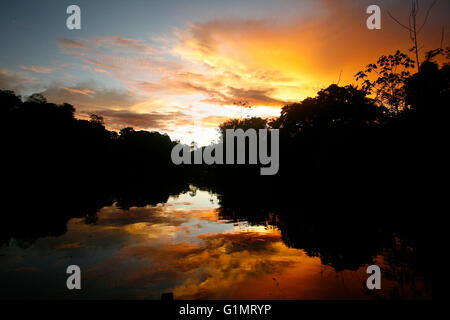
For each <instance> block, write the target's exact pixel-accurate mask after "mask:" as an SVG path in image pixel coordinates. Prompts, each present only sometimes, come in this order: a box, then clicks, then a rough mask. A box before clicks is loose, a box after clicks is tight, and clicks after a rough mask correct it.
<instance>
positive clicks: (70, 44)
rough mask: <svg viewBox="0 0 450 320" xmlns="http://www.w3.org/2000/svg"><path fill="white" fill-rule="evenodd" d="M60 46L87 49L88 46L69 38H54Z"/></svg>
mask: <svg viewBox="0 0 450 320" xmlns="http://www.w3.org/2000/svg"><path fill="white" fill-rule="evenodd" d="M56 42H57V44H58V45H59V46H60V47H65V48H73V49H84V50H89V49H90V48H89V46H87V45H85V44H83V43H81V42H78V41H75V40H71V39H66V38H61V39H57V40H56Z"/></svg>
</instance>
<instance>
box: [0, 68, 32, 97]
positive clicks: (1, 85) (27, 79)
mask: <svg viewBox="0 0 450 320" xmlns="http://www.w3.org/2000/svg"><path fill="white" fill-rule="evenodd" d="M37 87H39V83H38V80H37V79H36V78H34V77H31V76H28V75H22V74H19V73H15V72H11V71H8V70H6V69H1V68H0V89H2V90H12V91H15V92H16V93H21V92H23V91H30V90H33V88H37Z"/></svg>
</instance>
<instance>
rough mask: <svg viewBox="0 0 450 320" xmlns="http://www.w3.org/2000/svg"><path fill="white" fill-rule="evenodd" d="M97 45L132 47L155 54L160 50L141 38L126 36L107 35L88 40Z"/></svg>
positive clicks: (120, 47)
mask: <svg viewBox="0 0 450 320" xmlns="http://www.w3.org/2000/svg"><path fill="white" fill-rule="evenodd" d="M87 41H88V42H92V43H94V44H95V46H97V47H106V48H113V49H115V50H120V49H131V50H134V51H136V52H139V53H142V54H154V53H157V52H158V50H157V49H156V48H154V47H153V46H151V45H148V44H145V43H144V42H143V41H141V40H136V39H130V38H124V37H107V38H98V39H93V40H87Z"/></svg>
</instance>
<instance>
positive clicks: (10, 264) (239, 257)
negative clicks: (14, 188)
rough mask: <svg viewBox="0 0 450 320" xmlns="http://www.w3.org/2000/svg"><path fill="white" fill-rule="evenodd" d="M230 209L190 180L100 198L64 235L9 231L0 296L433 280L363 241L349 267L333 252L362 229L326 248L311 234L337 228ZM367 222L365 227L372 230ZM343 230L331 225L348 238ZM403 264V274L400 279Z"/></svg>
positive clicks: (400, 292) (284, 290)
mask: <svg viewBox="0 0 450 320" xmlns="http://www.w3.org/2000/svg"><path fill="white" fill-rule="evenodd" d="M226 212H227V210H226V208H225V206H224V204H223V199H219V198H218V197H217V196H216V195H214V194H211V193H209V192H206V191H201V190H198V189H196V188H195V187H192V186H191V189H190V191H188V192H185V193H181V194H179V195H178V196H170V197H169V198H168V200H167V202H166V203H160V204H158V205H145V206H141V207H138V206H131V205H127V206H123V205H120V203H117V202H115V203H113V204H111V205H108V206H105V207H103V208H101V209H100V210H99V211H98V212H97V214H96V216H95V219H86V218H72V219H70V220H69V221H68V223H67V232H66V233H65V234H63V235H62V236H59V237H43V238H39V239H37V240H36V241H35V242H34V243H33V244H31V245H30V246H28V247H25V248H24V247H23V246H20V245H18V243H17V241H16V240H11V241H10V243H9V245H8V246H3V247H2V248H1V249H0V262H1V263H0V279H1V283H2V286H1V289H0V292H1V296H2V297H16V298H34V299H36V298H58V299H59V298H63V299H65V298H102V299H108V298H122V299H130V298H131V299H134V298H138V299H159V298H160V297H161V294H162V293H164V292H173V294H174V297H175V299H366V298H374V297H375V298H392V297H402V298H427V297H428V298H429V297H431V286H430V284H429V283H427V282H426V281H425V280H424V279H423V278H421V277H419V276H416V275H415V274H414V273H413V272H410V270H409V268H408V266H406V268H403V269H402V268H401V267H399V266H401V265H399V264H398V263H397V264H396V261H395V259H394V258H395V254H394V253H396V252H399V250H392V249H382V250H381V251H380V250H379V252H377V250H375V249H374V248H370V247H366V248H364V249H365V251H364V252H365V253H366V254H365V256H364V258H363V261H365V262H366V263H360V261H357V262H356V261H351V263H350V265H351V266H352V267H348V265H344V264H342V263H341V264H340V263H339V262H340V261H343V260H345V258H348V256H349V255H350V256H351V254H348V252H347V251H348V250H350V251H351V250H357V251H358V250H362V249H363V248H362V247H363V246H362V245H361V243H363V244H364V243H365V242H364V238H363V239H362V240H361V242H359V239H353V243H354V245H353V247H351V246H350V247H348V246H347V247H345V246H344V243H343V242H342V241H339V240H338V238H336V243H335V244H336V245H335V246H330V245H328V246H326V247H327V248H328V250H327V251H324V250H323V246H320V241H319V242H318V241H317V240H318V239H319V240H320V239H321V235H323V232H326V233H327V235H328V237H330V233H331V236H333V231H332V229H333V228H327V229H326V230H317V229H314V227H313V226H312V225H311V224H308V223H307V222H305V223H303V224H302V223H298V221H297V222H296V224H295V225H294V224H291V223H290V222H289V221H288V220H283V217H281V218H280V217H279V216H278V215H277V214H275V213H268V214H265V215H261V216H260V217H262V218H261V219H260V220H261V221H259V222H258V223H256V222H255V221H252V223H249V222H248V220H246V219H243V218H242V217H236V216H234V217H232V216H231V215H229V214H226ZM228 213H229V212H228ZM86 222H89V223H86ZM363 231H364V232H361V236H362V235H363V234H364V235H365V237H370V236H372V234H370V232H369V235H367V231H368V230H363ZM342 232H345V230H344V231H342V230H340V231H338V232H337V233H340V235H341V237H340V238H344V239H345V235H343V234H342ZM337 233H336V231H335V235H338V234H337ZM318 243H319V244H318ZM368 243H369V242H366V244H368ZM322 244H323V243H322ZM399 245H400V246H401V244H399ZM342 248H344V250H342ZM351 248H353V249H351ZM337 249H339V250H337ZM397 249H398V248H397ZM353 253H354V252H353ZM340 255H341V256H340ZM356 256H358V257H359V256H360V255H356ZM350 260H351V259H350ZM336 261H337V262H336ZM345 261H346V262H348V259H347V260H345ZM373 262H375V263H377V264H379V265H380V266H381V267H382V268H383V271H384V273H383V274H384V275H386V276H384V277H383V282H382V288H383V289H382V290H379V291H376V292H373V291H372V292H370V291H368V290H366V289H365V280H366V279H367V275H366V273H365V270H366V267H367V265H368V264H370V263H373ZM71 264H76V265H79V266H80V267H81V269H82V290H80V291H69V290H67V289H66V287H65V279H66V274H65V268H66V267H67V266H68V265H71ZM396 266H397V268H396ZM395 273H397V274H395ZM405 274H407V275H408V276H407V278H408V279H402V275H405ZM399 279H400V280H399ZM402 280H403V281H402ZM406 280H408V281H406ZM411 280H412V281H411Z"/></svg>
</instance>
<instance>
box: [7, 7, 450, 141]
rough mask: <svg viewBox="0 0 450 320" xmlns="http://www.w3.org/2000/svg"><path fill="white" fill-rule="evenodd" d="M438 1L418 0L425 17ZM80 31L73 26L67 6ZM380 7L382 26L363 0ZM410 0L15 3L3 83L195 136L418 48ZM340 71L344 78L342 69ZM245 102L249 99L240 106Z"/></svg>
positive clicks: (434, 19) (431, 28)
mask: <svg viewBox="0 0 450 320" xmlns="http://www.w3.org/2000/svg"><path fill="white" fill-rule="evenodd" d="M431 2H432V1H431V0H430V1H421V11H420V19H419V21H423V18H424V16H425V13H426V8H427V7H428V5H429V4H430V3H431ZM71 4H77V5H79V6H80V8H81V20H82V29H81V30H68V29H67V28H66V18H67V17H68V15H67V14H66V8H67V6H69V5H71ZM371 4H377V5H379V6H380V7H381V10H382V22H381V27H382V29H381V30H368V29H367V28H366V19H367V17H368V16H369V15H368V14H366V8H367V7H368V6H369V5H371ZM409 5H410V2H409V1H375V0H369V1H366V0H363V1H345V0H342V1H332V0H239V1H237V0H227V1H219V0H203V1H197V0H189V1H185V0H177V1H173V0H168V1H167V0H166V1H144V0H139V1H138V0H133V1H125V0H110V1H98V0H96V1H92V0H89V1H48V0H42V1H22V0H17V1H10V2H8V3H3V2H2V4H1V10H0V43H1V51H0V89H10V90H14V91H16V93H18V94H21V95H23V96H27V95H30V94H31V93H34V92H40V93H43V94H44V95H45V96H46V97H47V99H48V100H49V101H51V102H55V103H62V102H68V103H71V104H73V105H74V106H75V107H76V109H77V116H78V117H80V118H86V117H88V115H89V114H90V113H96V114H99V115H102V116H103V117H104V119H105V123H106V125H107V127H108V128H109V129H114V130H119V129H121V128H124V127H127V126H132V127H134V128H135V129H145V130H157V131H160V132H165V133H168V134H169V136H170V137H171V138H172V139H181V141H182V142H185V143H189V142H190V141H193V140H195V141H197V142H198V143H199V144H200V145H205V144H209V143H210V142H211V141H213V140H214V139H216V138H217V133H216V129H215V128H217V125H218V124H219V123H221V122H223V121H224V120H226V119H227V118H230V117H246V116H276V115H278V114H279V112H280V108H281V107H282V106H283V105H285V104H286V103H289V102H294V101H299V100H302V99H304V98H305V97H307V96H314V95H315V93H316V92H317V91H318V90H319V89H321V88H323V87H326V86H328V85H329V84H331V83H336V82H337V81H338V79H339V77H340V82H339V84H340V85H344V84H349V83H354V78H353V75H354V74H355V73H356V72H357V71H359V70H361V68H362V67H363V66H365V65H366V64H368V63H371V62H374V61H375V60H376V58H377V57H378V56H380V55H381V54H389V53H392V52H394V51H395V50H396V49H400V50H402V51H404V52H407V51H408V49H409V48H410V47H411V43H410V40H409V36H408V32H407V31H406V30H404V29H402V28H401V27H400V26H399V25H397V24H395V23H394V22H393V21H392V20H391V19H390V18H389V17H388V15H387V10H389V11H390V12H392V13H393V14H394V15H395V16H396V17H397V18H398V19H399V20H400V21H402V22H403V23H405V24H407V18H408V10H409ZM449 13H450V1H445V0H441V1H438V2H437V4H436V5H435V7H434V8H433V10H432V11H431V14H430V18H429V20H428V23H427V24H426V25H425V27H424V29H423V30H422V33H421V34H420V40H421V45H423V49H422V51H423V52H425V51H426V50H429V49H433V48H437V47H439V45H440V42H441V30H442V27H444V30H445V32H444V45H445V46H448V45H449V42H448V40H449V34H450V23H449V18H448V16H449ZM340 74H341V76H340ZM240 101H247V102H248V103H249V104H250V105H251V106H252V108H251V109H250V110H244V109H243V108H240V107H238V106H237V105H236V104H238V103H239V102H240Z"/></svg>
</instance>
